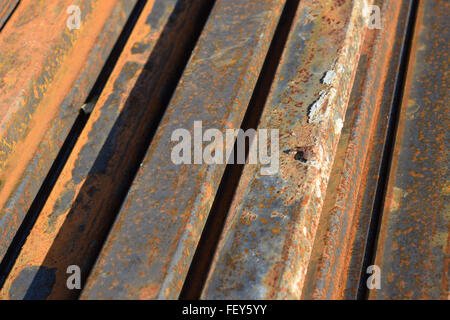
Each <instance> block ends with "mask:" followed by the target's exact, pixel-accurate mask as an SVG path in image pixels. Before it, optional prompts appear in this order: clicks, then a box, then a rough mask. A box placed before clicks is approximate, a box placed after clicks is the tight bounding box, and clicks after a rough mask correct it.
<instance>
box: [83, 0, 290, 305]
mask: <svg viewBox="0 0 450 320" xmlns="http://www.w3.org/2000/svg"><path fill="white" fill-rule="evenodd" d="M283 4H284V1H281V0H257V1H256V0H251V1H249V0H236V1H226V0H219V1H217V2H216V4H215V7H214V8H213V11H212V13H211V15H210V19H209V21H208V23H207V25H206V27H205V29H204V31H203V33H202V35H201V37H200V39H199V42H198V44H197V47H196V48H195V50H194V52H193V54H192V57H191V60H190V62H189V64H188V66H187V67H186V70H185V71H184V74H183V77H182V79H181V81H180V83H179V86H178V88H177V90H176V92H175V94H174V97H173V98H172V101H171V103H170V105H169V107H168V109H167V111H166V113H165V115H164V117H163V119H162V121H161V123H160V125H159V127H158V130H157V132H156V134H155V137H154V139H153V141H152V143H151V145H150V148H149V150H148V152H147V155H146V157H145V160H144V161H143V163H142V168H141V170H140V171H139V172H138V175H137V177H136V179H135V181H134V184H133V186H132V188H131V190H130V192H129V194H128V196H127V199H126V201H125V203H124V205H123V207H122V210H121V212H120V213H119V216H118V219H117V220H116V222H115V224H114V226H113V229H112V231H111V233H110V234H109V236H108V239H107V242H106V244H105V246H104V248H103V250H102V253H101V255H100V257H99V259H98V261H97V264H96V266H95V267H94V269H93V272H92V274H91V275H90V277H89V279H88V283H87V285H86V288H85V289H84V291H83V293H82V298H90V299H92V298H123V299H131V298H139V299H148V298H177V297H178V295H179V293H180V291H181V288H182V285H183V282H184V278H185V276H186V273H187V271H188V268H189V264H190V262H191V259H192V256H193V254H194V251H195V247H196V245H197V243H198V240H199V238H200V234H201V232H202V229H203V226H204V223H205V221H206V217H207V215H208V212H209V210H210V208H211V205H212V203H213V200H214V196H215V193H216V190H217V188H218V185H219V182H220V179H221V177H222V174H223V171H224V168H225V165H211V166H208V165H206V164H195V165H189V164H188V165H175V164H173V163H172V161H171V149H172V146H173V145H174V143H171V135H172V132H173V131H174V130H175V129H178V128H185V129H186V130H189V131H190V132H191V133H192V131H193V125H194V121H196V120H201V121H203V128H204V130H206V129H209V128H217V129H219V130H221V131H222V130H223V131H224V130H225V129H226V128H239V127H240V125H241V122H242V119H243V117H244V114H245V110H246V107H247V105H248V102H249V100H250V98H251V95H252V92H253V89H254V86H255V84H256V81H257V78H258V75H259V72H260V70H261V67H262V65H263V62H264V58H265V55H266V53H267V50H268V48H269V45H270V41H271V39H272V36H273V33H274V30H275V28H276V26H277V22H278V19H279V17H280V15H281V10H282V9H283Z"/></svg>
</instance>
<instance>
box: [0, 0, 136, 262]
mask: <svg viewBox="0 0 450 320" xmlns="http://www.w3.org/2000/svg"><path fill="white" fill-rule="evenodd" d="M72 4H73V1H71V0H61V1H34V0H23V1H21V3H20V5H19V6H18V7H17V9H16V10H15V12H14V14H13V15H12V16H11V18H10V19H9V21H8V23H7V24H6V25H5V26H4V28H3V29H2V31H1V33H0V48H1V49H0V235H1V240H0V260H1V259H3V258H4V256H5V253H6V251H7V249H8V247H9V246H10V244H11V241H12V239H13V237H14V236H15V234H16V232H17V230H18V228H19V226H20V225H21V223H22V221H23V219H24V217H25V215H26V214H27V212H28V210H29V208H30V205H31V203H32V201H33V199H35V197H36V195H37V193H38V190H39V188H40V187H41V186H42V183H43V181H44V179H45V177H46V175H47V173H48V172H49V169H50V167H51V165H52V163H53V161H54V160H55V158H56V155H57V154H58V152H59V149H60V147H61V145H62V143H63V142H64V140H65V139H66V137H67V134H68V132H69V131H70V128H71V127H72V125H73V123H74V121H75V119H76V118H77V116H78V114H79V111H80V107H81V105H82V104H83V103H84V101H85V99H86V98H87V96H88V94H89V92H90V90H91V88H92V87H93V85H94V83H95V81H96V79H97V76H98V75H99V73H100V71H101V68H102V66H103V64H104V62H105V61H106V59H107V58H108V55H109V54H110V52H111V49H112V47H113V45H114V43H115V41H116V39H117V38H118V36H119V34H120V32H121V29H122V27H123V26H124V24H125V22H126V20H127V17H128V15H129V14H130V12H131V10H132V9H133V7H134V5H135V4H136V0H126V1H118V0H83V1H79V2H78V5H79V7H80V9H81V14H82V19H81V26H80V29H73V30H71V29H69V28H68V27H67V19H68V17H69V15H68V14H67V12H66V9H67V8H68V7H69V6H70V5H72Z"/></svg>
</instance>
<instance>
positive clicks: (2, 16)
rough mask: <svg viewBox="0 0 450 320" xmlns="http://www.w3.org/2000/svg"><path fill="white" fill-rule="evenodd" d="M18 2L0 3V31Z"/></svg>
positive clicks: (15, 0) (8, 0)
mask: <svg viewBox="0 0 450 320" xmlns="http://www.w3.org/2000/svg"><path fill="white" fill-rule="evenodd" d="M19 1H20V0H3V1H2V2H0V30H1V29H2V27H3V25H4V24H5V23H6V21H7V20H8V18H9V17H10V15H11V13H12V12H13V11H14V9H15V8H16V6H17V4H18V3H19Z"/></svg>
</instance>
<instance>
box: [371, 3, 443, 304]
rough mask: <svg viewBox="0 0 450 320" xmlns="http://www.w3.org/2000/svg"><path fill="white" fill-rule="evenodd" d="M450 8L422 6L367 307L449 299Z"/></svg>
mask: <svg viewBox="0 0 450 320" xmlns="http://www.w3.org/2000/svg"><path fill="white" fill-rule="evenodd" d="M449 14H450V4H449V3H448V1H445V0H436V1H420V3H419V9H418V14H417V20H416V25H415V31H414V40H413V45H412V49H411V57H410V62H409V66H408V71H407V80H406V86H405V92H404V96H403V101H402V106H401V113H400V119H399V124H398V130H397V134H396V139H395V146H394V152H393V158H392V163H391V170H390V174H389V180H388V187H387V191H386V196H385V203H384V209H383V215H382V217H381V219H382V220H381V221H382V223H381V230H380V234H379V239H378V244H377V250H376V260H375V265H378V266H379V267H380V269H381V289H379V290H371V292H370V298H371V299H448V298H449V292H450V291H449V272H450V268H449V262H450V256H449V227H450V211H449V205H448V204H449V178H448V177H449V170H448V150H449V136H448V128H449V127H450V121H449V117H448V115H449V104H448V101H449V92H450V87H449V84H448V67H449V66H448V63H449V58H448V53H449V51H450V48H449V40H450V36H449V29H450V28H449V27H450V25H449V20H448V17H449Z"/></svg>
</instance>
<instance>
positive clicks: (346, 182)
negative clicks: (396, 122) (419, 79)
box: [302, 0, 412, 299]
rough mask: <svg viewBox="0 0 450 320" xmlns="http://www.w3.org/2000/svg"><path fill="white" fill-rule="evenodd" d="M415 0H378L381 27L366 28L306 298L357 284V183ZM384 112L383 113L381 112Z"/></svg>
mask: <svg viewBox="0 0 450 320" xmlns="http://www.w3.org/2000/svg"><path fill="white" fill-rule="evenodd" d="M411 3H412V2H410V1H396V0H380V1H375V4H376V5H378V7H379V8H380V9H381V18H382V20H381V26H380V27H381V29H372V30H368V31H367V35H366V39H365V42H364V46H363V49H362V53H361V58H360V60H359V66H358V70H357V74H356V79H355V83H354V86H353V90H352V94H351V97H350V102H349V106H348V108H347V113H346V116H345V122H344V127H343V130H342V134H341V138H340V140H339V145H338V149H337V151H336V156H335V160H334V164H333V169H332V171H331V175H330V180H329V182H328V187H327V194H326V197H325V201H324V204H323V209H322V214H321V217H320V222H319V227H318V230H317V235H316V238H315V241H314V247H313V251H312V254H311V258H310V262H309V265H308V271H307V275H306V280H305V286H304V289H303V292H302V299H343V298H344V295H345V290H346V289H347V288H348V289H350V290H351V289H353V288H356V289H357V288H358V284H359V277H360V275H361V269H360V268H361V265H362V256H361V255H359V265H360V267H359V269H358V270H357V272H356V277H354V278H352V279H351V280H350V279H348V272H349V271H352V270H350V262H351V258H352V256H353V252H352V250H353V249H354V246H355V232H356V230H357V225H358V210H356V204H357V200H358V196H359V194H358V193H359V187H360V184H361V182H362V181H363V179H364V178H365V173H366V170H365V167H366V158H367V154H368V152H369V149H370V148H371V146H372V143H373V137H374V136H375V132H376V129H377V124H378V123H380V122H386V119H387V117H386V110H389V105H390V104H391V103H392V100H393V95H394V85H393V84H395V78H396V76H397V73H396V72H395V70H398V68H399V63H400V53H401V50H399V48H401V47H402V46H403V43H404V40H405V38H404V35H405V30H406V28H407V22H408V20H407V17H408V13H409V12H410V10H411ZM380 111H384V113H382V114H381V115H380V114H379V113H380ZM367 227H368V223H367V225H366V229H367ZM358 240H359V239H358ZM363 243H365V241H363ZM358 244H359V243H358ZM358 244H356V245H358ZM353 298H356V295H354V297H353Z"/></svg>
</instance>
